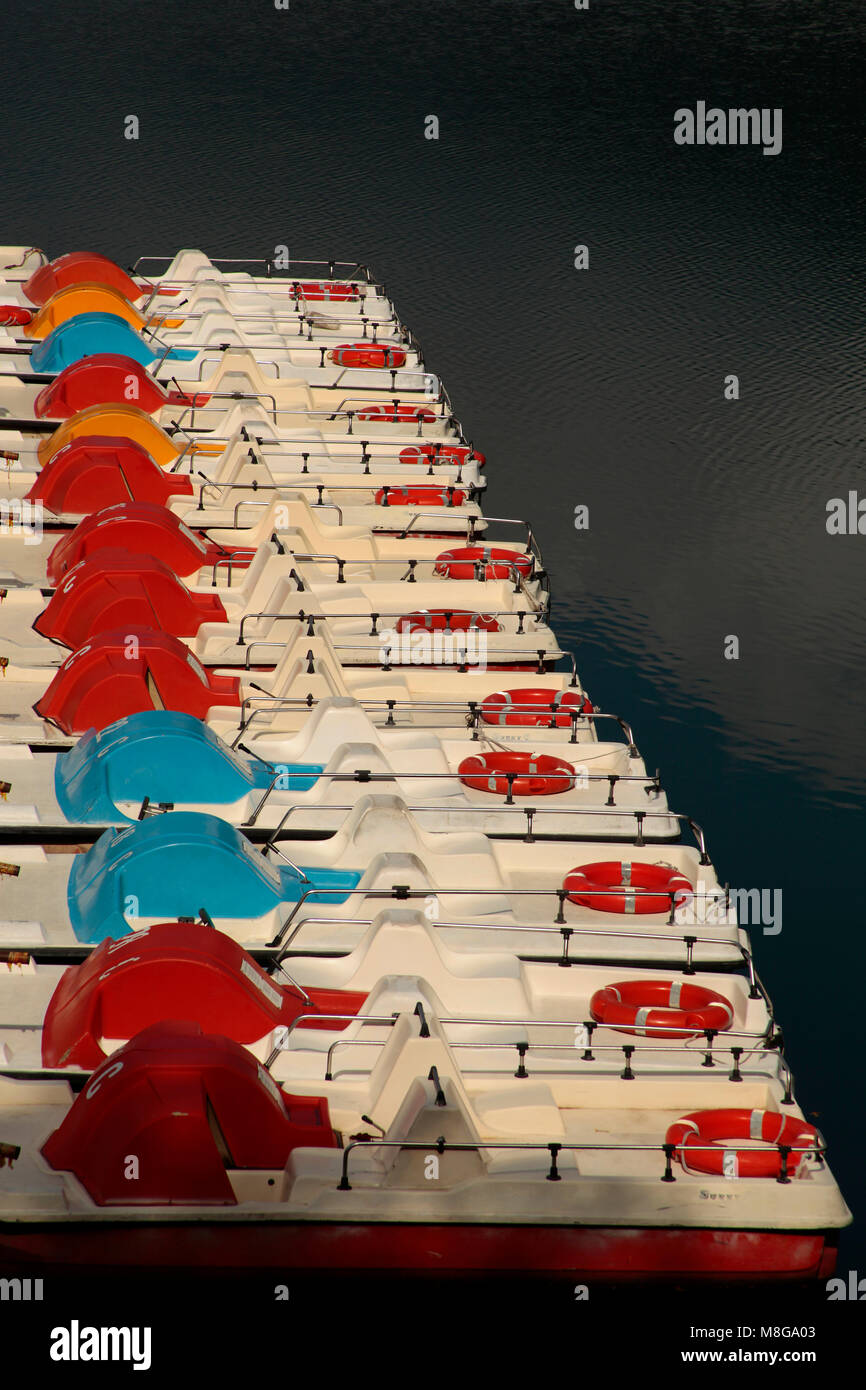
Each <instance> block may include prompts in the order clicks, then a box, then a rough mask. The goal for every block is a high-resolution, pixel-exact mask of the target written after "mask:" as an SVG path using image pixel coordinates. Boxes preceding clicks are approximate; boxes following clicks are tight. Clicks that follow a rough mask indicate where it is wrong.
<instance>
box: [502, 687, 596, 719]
mask: <svg viewBox="0 0 866 1390" xmlns="http://www.w3.org/2000/svg"><path fill="white" fill-rule="evenodd" d="M575 709H577V710H580V712H581V713H582V714H592V713H593V705H592V702H591V701H590V700H589V699H588V698H587V697H586V696H585V695H584V694H583V693H582V692H581V691H576V690H542V689H535V688H534V687H527V689H525V690H523V689H521V690H494V692H493V694H492V695H488V696H487V698H486V700H484V702H483V704H482V706H481V718H482V719H483V720H484V723H485V724H500V725H501V724H506V725H507V724H512V725H517V724H519V725H527V724H530V725H534V726H536V727H537V726H538V725H541V726H542V727H543V728H545V729H567V728H570V727H571V725H572V723H573V722H574V721H573V720H572V717H571V715H570V714H557V713H556V711H557V710H575Z"/></svg>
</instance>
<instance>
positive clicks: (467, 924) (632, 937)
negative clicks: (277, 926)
mask: <svg viewBox="0 0 866 1390" xmlns="http://www.w3.org/2000/svg"><path fill="white" fill-rule="evenodd" d="M390 896H391V897H392V898H397V897H398V895H397V894H396V893H394V892H392V894H391V895H390ZM425 896H429V894H427V895H425ZM398 900H399V901H402V897H399V899H398ZM340 920H342V919H340V918H335V917H304V918H302V919H301V921H300V922H299V923H298V924H297V925H296V926H295V927H294V928H293V930H292V931H291V933H290V935H289V938H288V941H286V942H282V941H280V940H277V939H276V938H275V939H274V940H272V941H271V942H269V943H268V944H267V946H266V947H264V948H263V949H264V950H265V951H273V952H274V955H273V958H272V959H273V962H274V966H275V968H282V962H283V961H284V960H285V959H287V958H288V957H289V956H296V955H297V956H303V955H304V952H302V951H292V949H291V943H292V941H293V940H294V938H295V937H296V936H297V935H298V933H299V932H300V931H302V930H303V928H304V927H311V926H331V927H332V926H333V925H334V923H335V922H337V921H340ZM346 920H347V921H348V922H350V923H351V925H352V926H353V927H372V926H373V925H374V923H375V921H376V918H374V917H351V918H348V919H346ZM285 925H288V923H286V924H285ZM425 925H426V926H427V927H429V928H431V929H433V930H436V931H438V930H440V929H444V930H448V929H454V930H460V931H500V932H524V933H529V934H530V935H535V934H537V935H548V934H550V933H551V932H553V931H555V932H556V933H557V934H558V935H559V936H561V937H562V939H563V950H562V955H561V956H560V957H559V958H558V959H557V962H556V963H557V965H559V966H562V967H564V968H569V967H571V966H572V965H593V964H595V963H597V960H598V958H597V957H596V956H589V957H582V956H572V955H571V954H570V949H571V940H572V938H573V937H584V936H592V937H597V936H599V935H602V936H604V937H605V938H606V939H609V940H611V941H614V942H619V941H656V942H659V943H660V944H663V945H664V946H665V947H670V946H671V944H672V943H673V942H675V941H676V940H678V939H679V938H677V937H675V936H673V935H672V934H671V933H670V932H657V931H656V932H654V931H633V930H631V931H628V930H625V929H623V928H622V927H616V928H613V927H609V928H605V929H603V930H602V931H599V929H598V928H597V927H569V926H555V927H544V926H535V925H528V926H524V925H521V924H520V923H515V924H502V923H498V924H497V923H489V922H477V921H463V922H449V921H443V920H441V919H437V920H435V921H430V920H429V919H427V918H426V917H425ZM681 940H682V944H683V946H684V948H685V964H684V965H683V966H682V967H679V966H677V969H679V968H682V972H683V974H684V975H696V974H697V973H698V970H697V966H696V965H695V964H694V948H695V945H696V944H697V941H698V938H697V937H696V936H691V935H690V934H688V933H684V934H683V936H682V938H681ZM700 940H701V943H702V944H703V945H709V946H726V947H728V948H733V949H734V950H736V951H739V953H740V957H741V964H742V966H743V968H744V969H745V971H746V973H747V976H748V980H749V998H750V999H759V998H760V999H763V1000H764V1002H765V1004H766V1005H767V1008H768V1009H769V1011H770V1013H771V1014H772V1012H773V1006H772V1002H771V1000H770V996H769V994H768V993H767V990H766V988H765V986H764V984H763V982H762V980H761V978H760V976H759V974H758V972H757V970H756V968H755V961H754V957H753V955H752V951H751V948H750V946H749V944H748V942H747V941H745V942H744V941H736V940H732V939H731V938H730V937H724V936H702V937H701V938H700ZM317 954H319V953H317ZM324 954H326V955H327V954H336V955H338V956H342V955H345V952H336V953H333V952H331V953H329V952H325V953H324ZM516 955H517V959H518V960H524V959H527V960H535V959H536V957H535V956H527V957H524V956H521V955H520V953H519V952H517V953H516ZM542 959H548V957H543V958H542ZM609 963H610V964H612V965H613V964H622V962H621V961H620V960H613V959H612V960H610V961H609ZM641 963H643V962H641Z"/></svg>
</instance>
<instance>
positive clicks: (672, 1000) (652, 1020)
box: [589, 980, 734, 1038]
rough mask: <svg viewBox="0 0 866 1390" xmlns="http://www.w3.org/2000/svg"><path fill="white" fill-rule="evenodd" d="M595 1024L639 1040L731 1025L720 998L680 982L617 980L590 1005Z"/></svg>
mask: <svg viewBox="0 0 866 1390" xmlns="http://www.w3.org/2000/svg"><path fill="white" fill-rule="evenodd" d="M589 1011H590V1013H591V1014H592V1016H593V1018H594V1019H595V1021H596V1023H606V1024H607V1026H608V1027H609V1028H616V1030H617V1032H619V1033H631V1034H633V1035H634V1036H636V1037H639V1038H686V1037H694V1035H695V1034H696V1033H705V1032H706V1031H707V1029H708V1028H712V1029H715V1030H716V1031H717V1032H723V1031H724V1030H725V1029H726V1028H730V1026H731V1024H732V1023H733V1021H734V1010H733V1006H732V1005H731V1004H730V1003H729V1002H728V1000H727V999H726V998H725V997H724V995H723V994H716V992H715V990H712V989H704V987H703V986H702V985H693V984H688V983H684V982H683V981H681V980H618V981H617V982H616V984H613V985H606V986H605V988H604V989H597V990H596V991H595V994H594V995H593V996H592V998H591V1000H590V1001H589Z"/></svg>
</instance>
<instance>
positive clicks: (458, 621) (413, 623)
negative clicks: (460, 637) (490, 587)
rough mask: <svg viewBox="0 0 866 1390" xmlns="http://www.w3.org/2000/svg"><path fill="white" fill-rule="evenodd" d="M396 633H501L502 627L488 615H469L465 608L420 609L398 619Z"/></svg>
mask: <svg viewBox="0 0 866 1390" xmlns="http://www.w3.org/2000/svg"><path fill="white" fill-rule="evenodd" d="M395 629H396V631H397V632H470V631H475V632H478V631H480V632H501V631H502V625H501V624H500V623H499V622H498V621H497V620H496V618H492V617H491V616H490V614H489V613H470V612H469V611H468V609H465V608H420V609H418V611H417V612H415V613H407V614H406V615H405V617H402V618H398V619H397V622H396V624H395Z"/></svg>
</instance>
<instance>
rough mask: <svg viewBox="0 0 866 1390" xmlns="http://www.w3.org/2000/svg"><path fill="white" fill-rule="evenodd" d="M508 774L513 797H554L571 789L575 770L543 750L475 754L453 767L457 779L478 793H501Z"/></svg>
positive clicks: (505, 791)
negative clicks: (538, 751)
mask: <svg viewBox="0 0 866 1390" xmlns="http://www.w3.org/2000/svg"><path fill="white" fill-rule="evenodd" d="M508 773H511V774H512V777H511V794H512V795H513V796H555V795H556V794H557V793H558V792H567V791H571V789H572V787H573V786H574V782H575V778H576V775H577V774H576V773H575V770H574V768H573V767H572V765H571V763H567V762H566V761H565V759H564V758H551V757H550V756H549V755H548V754H546V753H475V754H473V756H472V757H471V758H464V759H463V761H462V763H461V764H460V766H459V767H458V769H457V775H458V777H459V778H460V781H461V782H462V783H463V784H464V786H467V787H473V788H474V789H475V790H476V791H479V792H499V793H500V795H502V796H505V795H506V794H507V792H508V790H509V785H508V783H509V778H508V775H507V774H508Z"/></svg>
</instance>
